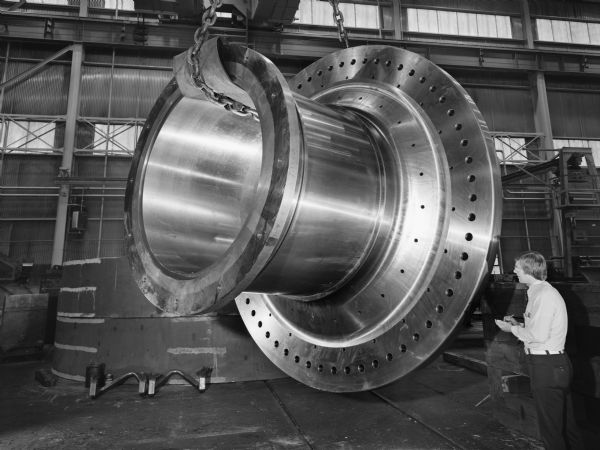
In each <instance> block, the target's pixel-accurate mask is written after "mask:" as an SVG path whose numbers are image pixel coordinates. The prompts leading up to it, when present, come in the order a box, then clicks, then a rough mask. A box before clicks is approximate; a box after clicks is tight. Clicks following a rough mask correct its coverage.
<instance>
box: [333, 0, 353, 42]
mask: <svg viewBox="0 0 600 450" xmlns="http://www.w3.org/2000/svg"><path fill="white" fill-rule="evenodd" d="M328 1H329V4H330V5H331V7H332V8H333V21H334V22H335V24H336V26H337V29H338V35H339V37H338V39H339V40H340V42H342V43H343V44H344V45H345V46H346V48H348V47H349V46H350V45H349V44H348V32H347V31H346V29H345V28H344V15H343V14H342V11H340V7H339V3H340V1H339V0H328Z"/></svg>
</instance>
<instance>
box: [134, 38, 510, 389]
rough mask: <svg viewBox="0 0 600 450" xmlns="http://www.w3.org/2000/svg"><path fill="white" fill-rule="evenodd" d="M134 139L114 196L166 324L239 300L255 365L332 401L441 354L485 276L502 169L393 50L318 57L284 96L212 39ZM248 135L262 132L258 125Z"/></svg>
mask: <svg viewBox="0 0 600 450" xmlns="http://www.w3.org/2000/svg"><path fill="white" fill-rule="evenodd" d="M201 52H202V53H201V61H202V67H201V68H200V70H201V73H202V78H203V80H204V81H205V82H206V84H207V85H209V86H210V87H211V88H213V89H214V90H215V91H218V92H223V93H226V94H227V96H228V97H230V98H231V99H233V100H235V101H236V102H240V103H243V104H245V105H247V106H249V107H250V108H252V109H253V110H255V111H256V114H240V113H239V111H234V110H232V108H228V107H224V106H223V104H219V103H218V102H215V101H209V100H208V98H207V97H206V96H205V95H204V93H203V92H202V91H200V90H199V89H197V88H196V87H195V86H193V85H192V83H191V78H190V77H189V69H188V68H187V67H186V65H185V64H182V65H181V66H180V67H179V68H178V70H177V76H176V78H175V79H174V80H173V81H172V82H171V83H170V84H169V85H168V86H167V88H166V89H165V90H164V92H163V94H162V95H161V97H160V98H159V100H158V101H157V103H156V105H155V107H154V109H153V111H152V113H151V115H150V117H149V118H148V121H147V123H146V126H145V127H144V130H143V132H142V135H141V137H140V140H139V143H138V147H137V149H136V154H135V157H134V161H133V165H132V169H131V173H130V177H129V182H128V186H127V197H126V231H127V242H128V246H129V254H130V259H131V262H132V267H133V270H134V275H135V277H136V279H137V281H138V284H139V286H140V288H141V289H142V291H143V292H144V293H145V295H146V297H147V298H148V299H149V300H150V301H151V302H152V303H154V304H155V305H156V306H158V307H159V308H161V309H163V310H165V311H167V312H171V313H173V314H190V313H203V312H210V311H216V310H218V309H220V308H222V307H223V306H224V305H226V304H228V303H230V302H231V301H233V300H234V299H235V302H236V304H237V307H238V309H239V312H240V314H241V316H242V318H243V320H244V322H245V323H246V326H247V328H248V330H249V332H250V334H251V335H252V337H253V338H254V340H255V341H256V343H257V344H258V346H259V347H260V348H261V349H262V351H263V352H264V353H265V354H266V355H267V356H268V357H269V358H270V359H271V360H272V361H273V362H274V363H275V364H276V365H277V366H278V367H280V368H281V369H282V370H283V371H285V372H286V373H288V374H289V375H291V376H292V377H294V378H296V379H297V380H299V381H301V382H303V383H306V384H307V385H310V386H313V387H315V388H318V389H323V390H328V391H337V392H344V391H360V390H367V389H372V388H375V387H378V386H381V385H384V384H387V383H389V382H391V381H394V380H396V379H398V378H400V377H401V376H403V375H405V374H407V373H409V372H411V371H412V370H414V369H415V368H416V367H418V366H419V365H420V364H422V363H423V362H425V361H426V360H427V359H429V358H430V357H432V356H433V355H434V354H435V352H436V350H438V349H439V348H440V347H441V345H442V344H443V343H444V342H445V341H446V339H447V338H448V337H449V336H450V335H451V334H452V332H453V331H454V330H455V329H456V328H457V326H458V325H459V324H460V322H461V318H462V316H463V314H464V312H465V310H466V308H467V307H468V305H469V302H470V301H471V300H472V298H473V297H474V296H475V295H476V293H477V291H478V290H479V288H480V287H481V285H482V282H483V281H484V280H485V278H486V276H487V275H488V273H489V270H490V268H491V265H492V263H493V258H494V256H495V246H496V237H497V235H498V234H499V224H500V219H501V217H500V216H501V193H500V181H499V170H498V166H497V163H496V157H495V154H494V147H493V142H492V140H491V138H490V136H489V133H488V129H487V126H486V124H485V122H484V120H483V118H482V116H481V113H480V112H479V110H478V109H477V107H476V106H475V104H474V103H473V101H472V100H471V98H470V97H469V95H468V94H467V93H466V92H465V90H464V89H462V88H461V87H460V85H459V84H458V83H457V82H456V81H455V80H454V79H453V78H452V77H451V76H450V75H448V74H447V73H446V72H444V71H443V70H442V69H440V68H439V67H437V66H436V65H435V64H433V63H432V62H430V61H428V60H427V59H425V58H423V57H421V56H419V55H416V54H413V53H411V52H408V51H405V50H402V49H399V48H395V47H388V46H361V47H353V48H349V49H345V50H340V51H338V52H335V53H333V54H331V55H329V56H326V57H324V58H322V59H320V60H318V61H317V62H315V63H314V64H312V65H310V66H309V67H307V68H306V69H305V70H303V71H302V72H300V73H299V74H298V75H296V76H295V77H294V78H293V79H292V80H290V81H289V84H288V82H286V80H285V79H284V77H283V76H282V74H281V73H280V72H279V70H278V69H277V68H276V67H275V66H274V65H273V63H271V62H270V61H269V60H268V59H267V58H265V57H264V56H262V55H261V54H259V53H257V52H255V51H253V50H250V49H247V48H244V47H240V46H236V45H230V44H224V43H222V42H221V41H219V40H210V41H208V42H206V43H205V45H204V46H203V47H202V50H201ZM257 118H258V120H257Z"/></svg>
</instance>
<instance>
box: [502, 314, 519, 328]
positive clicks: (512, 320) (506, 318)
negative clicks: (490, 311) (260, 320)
mask: <svg viewBox="0 0 600 450" xmlns="http://www.w3.org/2000/svg"><path fill="white" fill-rule="evenodd" d="M504 321H505V322H508V323H510V324H511V325H515V326H517V327H520V326H521V324H520V323H519V322H518V321H517V319H515V318H514V317H513V316H504Z"/></svg>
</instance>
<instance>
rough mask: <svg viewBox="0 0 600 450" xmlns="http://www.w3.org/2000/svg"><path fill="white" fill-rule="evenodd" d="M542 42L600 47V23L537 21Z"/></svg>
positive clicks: (538, 34) (538, 35) (539, 37)
mask: <svg viewBox="0 0 600 450" xmlns="http://www.w3.org/2000/svg"><path fill="white" fill-rule="evenodd" d="M535 24H536V28H537V38H538V40H540V41H549V42H564V43H567V44H588V45H589V44H591V45H600V23H589V22H573V21H567V20H550V19H536V21H535Z"/></svg>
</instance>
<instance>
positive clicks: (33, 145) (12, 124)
mask: <svg viewBox="0 0 600 450" xmlns="http://www.w3.org/2000/svg"><path fill="white" fill-rule="evenodd" d="M6 125H7V129H6V137H5V139H6V141H5V142H3V143H2V144H3V146H5V148H6V151H7V152H9V153H25V152H26V153H33V152H35V153H53V152H55V150H56V148H55V146H54V137H55V131H56V123H54V122H36V121H29V120H10V121H7V122H6Z"/></svg>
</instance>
